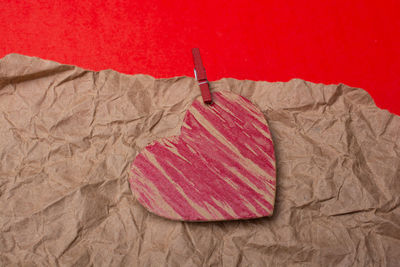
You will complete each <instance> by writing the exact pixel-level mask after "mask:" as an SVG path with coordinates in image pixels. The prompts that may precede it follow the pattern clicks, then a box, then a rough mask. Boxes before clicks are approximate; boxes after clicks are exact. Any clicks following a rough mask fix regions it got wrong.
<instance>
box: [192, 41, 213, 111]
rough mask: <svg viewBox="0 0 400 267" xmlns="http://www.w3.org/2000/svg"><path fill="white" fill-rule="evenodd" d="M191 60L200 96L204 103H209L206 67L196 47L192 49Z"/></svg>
mask: <svg viewBox="0 0 400 267" xmlns="http://www.w3.org/2000/svg"><path fill="white" fill-rule="evenodd" d="M192 55H193V62H194V76H195V78H196V80H197V82H198V83H199V86H200V91H201V96H202V97H203V101H204V103H206V104H211V103H212V99H211V92H210V86H209V84H208V80H207V76H206V69H205V68H204V66H203V62H202V61H201V57H200V50H199V49H198V48H193V49H192Z"/></svg>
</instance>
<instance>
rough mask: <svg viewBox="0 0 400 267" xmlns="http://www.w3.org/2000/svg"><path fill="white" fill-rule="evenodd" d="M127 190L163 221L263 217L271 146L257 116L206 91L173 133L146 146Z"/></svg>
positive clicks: (268, 201) (238, 101)
mask: <svg viewBox="0 0 400 267" xmlns="http://www.w3.org/2000/svg"><path fill="white" fill-rule="evenodd" d="M132 172H133V176H132V178H131V179H130V184H131V189H132V191H133V193H134V195H135V196H136V198H137V199H138V200H139V202H140V203H141V204H142V205H143V206H145V207H146V208H147V209H148V210H149V211H151V212H153V213H155V214H157V215H159V216H162V217H166V218H169V219H175V220H185V221H219V220H235V219H248V218H258V217H263V216H269V215H271V214H272V212H273V208H274V202H275V185H276V176H275V156H274V146H273V143H272V139H271V135H270V131H269V128H268V126H267V122H266V120H265V118H264V116H263V114H262V113H261V111H260V110H259V109H258V108H257V107H256V106H254V105H253V104H252V103H251V102H250V101H249V100H247V99H246V98H244V97H242V96H240V95H237V94H234V93H231V92H227V91H223V92H216V93H213V104H212V105H206V104H204V103H203V102H202V99H201V97H198V98H197V99H196V100H195V101H194V102H193V103H192V105H191V106H190V108H189V110H188V111H187V113H186V115H185V118H184V121H183V125H182V128H181V134H180V135H179V136H172V137H168V138H163V139H161V140H158V141H154V142H153V143H151V144H149V145H148V146H146V147H145V148H144V149H143V150H142V151H141V153H140V154H139V155H138V156H137V157H136V158H135V160H134V162H133V164H132Z"/></svg>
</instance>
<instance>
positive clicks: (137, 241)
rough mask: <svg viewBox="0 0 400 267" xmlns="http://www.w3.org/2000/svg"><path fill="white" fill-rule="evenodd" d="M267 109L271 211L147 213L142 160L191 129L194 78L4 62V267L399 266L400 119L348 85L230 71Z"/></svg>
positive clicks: (0, 128)
mask: <svg viewBox="0 0 400 267" xmlns="http://www.w3.org/2000/svg"><path fill="white" fill-rule="evenodd" d="M211 88H212V90H213V91H218V90H231V91H233V92H236V93H238V94H241V95H243V96H245V97H247V98H248V99H250V100H251V101H253V102H254V103H255V104H256V105H258V106H259V107H260V108H261V110H262V111H263V113H264V114H265V117H266V118H267V120H268V121H269V124H270V129H271V132H272V135H273V139H274V142H275V149H276V157H277V171H278V176H277V203H276V207H275V212H274V215H273V217H271V218H262V219H257V220H249V221H232V222H213V223H184V222H176V221H170V220H166V219H163V218H160V217H157V216H156V215H153V214H150V213H149V212H147V211H146V210H145V209H144V208H143V207H142V206H141V205H140V204H139V203H138V202H137V201H136V200H135V197H134V196H133V195H132V193H131V191H130V189H129V185H128V178H129V176H130V171H129V167H130V165H131V163H132V161H133V159H134V157H135V156H136V155H137V153H138V152H139V151H140V149H141V148H143V147H144V146H145V145H146V144H147V143H149V142H150V141H152V140H154V139H156V138H160V137H167V136H170V135H175V134H179V129H180V125H181V122H182V119H183V116H184V114H185V110H186V109H187V108H188V106H189V105H190V103H191V102H192V100H193V99H194V98H195V97H196V96H198V95H199V94H200V91H199V89H198V86H197V84H196V82H195V80H194V79H193V78H190V77H174V78H170V79H155V78H152V77H150V76H147V75H124V74H120V73H117V72H115V71H112V70H105V71H100V72H93V71H87V70H83V69H80V68H77V67H74V66H68V65H62V64H59V63H56V62H52V61H46V60H42V59H38V58H32V57H27V56H22V55H18V54H10V55H7V56H6V57H4V58H2V59H0V186H1V187H0V188H1V191H0V194H1V196H0V198H1V201H0V229H1V235H0V265H1V266H8V265H24V266H57V265H59V266H88V265H94V266H399V264H400V208H399V207H400V197H399V196H400V138H399V135H400V118H399V117H398V116H395V115H393V114H390V113H389V112H387V111H384V110H381V109H379V108H377V107H376V106H375V104H374V102H373V101H372V99H371V97H370V96H369V95H368V94H367V93H366V92H365V91H363V90H361V89H355V88H350V87H348V86H345V85H323V84H313V83H310V82H305V81H302V80H298V79H295V80H291V81H290V82H276V83H269V82H254V81H239V80H235V79H222V80H219V81H216V82H212V83H211Z"/></svg>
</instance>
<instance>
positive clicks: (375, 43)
mask: <svg viewBox="0 0 400 267" xmlns="http://www.w3.org/2000/svg"><path fill="white" fill-rule="evenodd" d="M399 12H400V1H398V0H393V1H382V0H381V1H367V0H364V1H358V0H355V1H349V0H346V1H342V0H340V1H233V0H231V1H217V0H214V1H176V0H169V1H83V0H79V1H57V2H55V1H9V2H5V1H2V2H1V3H0V37H1V38H0V40H1V41H0V57H3V56H4V55H6V54H8V53H21V54H25V55H30V56H38V57H41V58H45V59H51V60H55V61H58V62H62V63H67V64H74V65H78V66H80V67H83V68H87V69H92V70H102V69H109V68H112V69H115V70H117V71H119V72H124V73H128V74H136V73H144V74H150V75H153V76H155V77H158V78H161V77H172V76H181V75H188V76H193V65H192V58H191V53H190V49H191V48H192V47H199V48H200V50H201V53H202V57H203V61H204V65H205V67H206V69H207V74H208V77H209V79H210V80H216V79H220V78H222V77H234V78H237V79H251V80H266V81H288V80H290V79H292V78H301V79H305V80H308V81H312V82H322V83H340V82H342V83H345V84H348V85H350V86H355V87H361V88H364V89H365V90H367V91H368V92H369V93H370V94H371V95H372V97H373V98H374V100H375V102H376V103H377V105H378V106H379V107H381V108H385V109H389V110H390V111H391V112H394V113H397V114H400V106H399V105H397V103H398V102H399V100H400V75H399V70H400V49H399V47H400V36H399V33H400V19H399Z"/></svg>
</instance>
